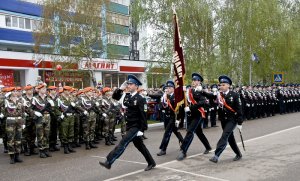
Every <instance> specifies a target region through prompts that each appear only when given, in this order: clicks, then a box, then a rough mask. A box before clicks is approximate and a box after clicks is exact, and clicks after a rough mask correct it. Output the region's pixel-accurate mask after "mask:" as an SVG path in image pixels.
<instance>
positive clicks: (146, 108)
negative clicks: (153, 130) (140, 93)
mask: <svg viewBox="0 0 300 181" xmlns="http://www.w3.org/2000/svg"><path fill="white" fill-rule="evenodd" d="M144 111H145V112H147V111H148V106H147V104H144Z"/></svg>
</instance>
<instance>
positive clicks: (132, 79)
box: [127, 74, 142, 86]
mask: <svg viewBox="0 0 300 181" xmlns="http://www.w3.org/2000/svg"><path fill="white" fill-rule="evenodd" d="M127 82H128V83H129V84H130V83H131V84H135V85H137V86H140V85H142V83H141V82H140V81H139V79H138V78H136V76H134V75H132V74H130V75H128V80H127Z"/></svg>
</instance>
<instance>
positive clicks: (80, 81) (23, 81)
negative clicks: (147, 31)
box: [0, 0, 147, 88]
mask: <svg viewBox="0 0 300 181" xmlns="http://www.w3.org/2000/svg"><path fill="white" fill-rule="evenodd" d="M37 2H38V0H26V1H25V0H24V1H20V0H1V3H0V79H1V80H2V82H4V83H5V85H6V86H10V85H14V86H25V85H27V84H31V85H35V83H36V77H37V76H41V77H42V79H43V80H44V81H45V82H48V83H49V84H55V85H56V84H59V83H62V84H67V85H73V86H76V87H78V88H81V87H85V86H89V85H90V84H91V82H90V81H89V80H90V77H89V76H88V74H85V75H83V74H82V75H77V74H76V73H77V72H79V71H78V70H80V72H84V71H85V70H87V67H88V66H87V61H85V60H84V59H83V60H82V61H81V62H80V63H79V64H78V65H74V68H73V70H70V73H69V74H67V75H60V74H59V73H58V74H57V72H56V73H54V72H55V70H54V68H55V66H54V62H53V61H52V60H51V59H44V60H42V61H39V57H40V56H39V55H38V54H35V53H34V50H33V48H34V44H35V40H34V36H33V32H34V31H35V30H36V29H37V28H38V26H39V24H40V23H41V21H42V8H43V6H41V5H39V4H37ZM129 5H130V0H111V2H110V3H109V5H108V7H106V8H105V18H104V19H105V21H107V22H110V23H112V24H113V26H114V27H115V28H114V31H113V32H104V33H103V35H105V36H103V37H102V38H103V39H104V40H105V41H103V47H105V48H104V50H105V51H107V49H113V50H114V53H116V54H117V55H118V56H117V57H118V59H110V57H108V56H107V53H105V52H104V54H102V56H101V57H99V58H95V59H94V60H93V63H92V65H91V66H92V67H93V69H94V76H95V78H96V82H101V83H102V84H103V85H104V86H109V87H114V86H119V85H120V84H122V82H123V81H124V80H126V78H127V74H128V73H133V74H135V75H137V76H138V77H139V78H140V79H141V80H142V81H143V83H144V84H147V83H146V80H147V79H146V78H145V77H146V76H145V67H146V62H144V61H130V60H129V55H130V53H129V52H130V40H131V37H130V33H129V31H130V30H129V27H130V14H129ZM102 18H103V17H102ZM102 31H106V29H105V28H103V29H102Z"/></svg>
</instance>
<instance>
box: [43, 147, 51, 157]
mask: <svg viewBox="0 0 300 181" xmlns="http://www.w3.org/2000/svg"><path fill="white" fill-rule="evenodd" d="M44 153H45V155H46V156H47V157H52V155H51V153H50V152H49V149H45V152H44Z"/></svg>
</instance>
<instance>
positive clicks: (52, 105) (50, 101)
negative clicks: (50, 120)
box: [48, 99, 54, 107]
mask: <svg viewBox="0 0 300 181" xmlns="http://www.w3.org/2000/svg"><path fill="white" fill-rule="evenodd" d="M48 102H49V103H50V105H51V107H54V102H53V101H52V100H51V99H49V100H48Z"/></svg>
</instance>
